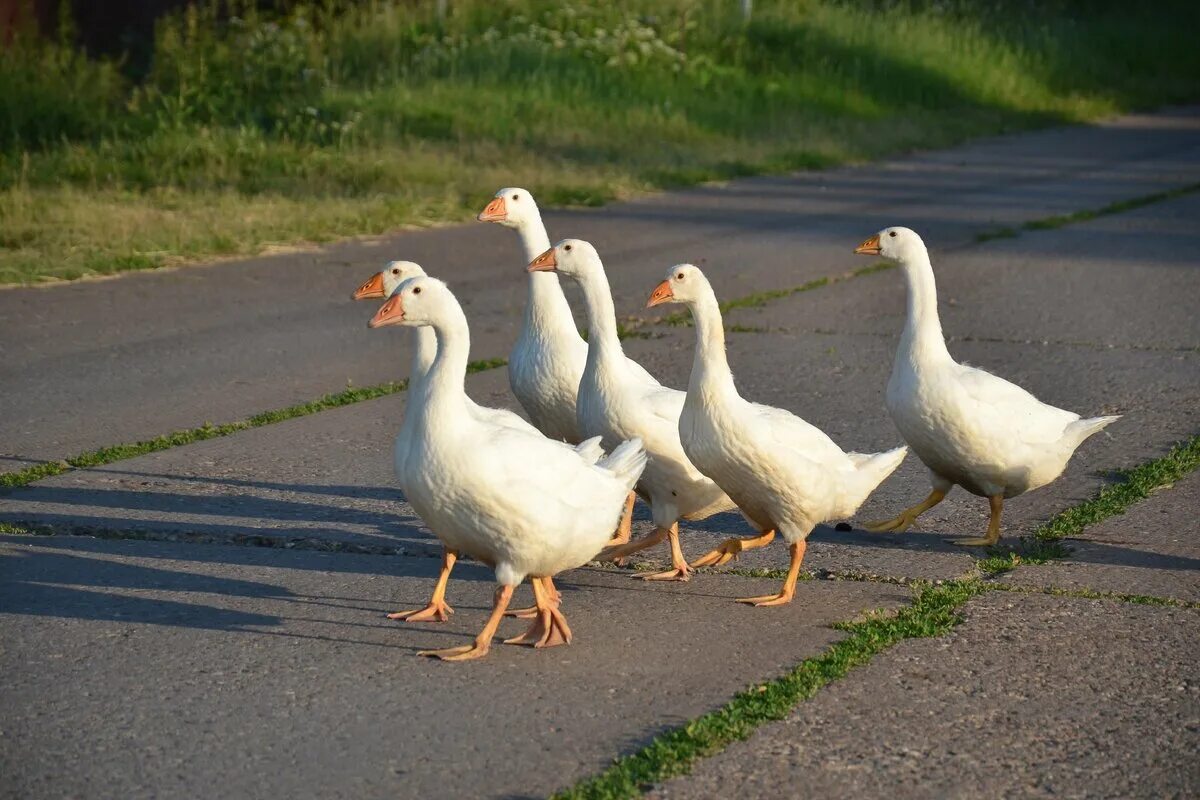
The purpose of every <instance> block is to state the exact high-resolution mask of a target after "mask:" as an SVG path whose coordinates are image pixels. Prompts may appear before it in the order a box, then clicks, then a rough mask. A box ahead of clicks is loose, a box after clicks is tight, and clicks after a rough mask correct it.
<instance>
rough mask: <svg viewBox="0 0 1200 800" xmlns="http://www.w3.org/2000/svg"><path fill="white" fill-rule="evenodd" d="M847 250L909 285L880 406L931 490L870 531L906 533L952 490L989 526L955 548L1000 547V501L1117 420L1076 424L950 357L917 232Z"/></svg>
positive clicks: (1039, 479) (1046, 479) (1041, 478)
mask: <svg viewBox="0 0 1200 800" xmlns="http://www.w3.org/2000/svg"><path fill="white" fill-rule="evenodd" d="M854 252H856V253H859V254H863V255H874V256H883V257H884V258H887V259H889V260H892V261H896V262H898V263H899V264H900V268H901V270H902V271H903V272H904V279H905V281H906V282H907V283H908V320H907V322H906V323H905V325H904V332H903V334H902V335H901V337H900V346H899V348H898V349H897V351H896V361H895V363H894V364H893V366H892V376H891V378H890V379H889V380H888V385H887V408H888V412H889V413H890V414H891V416H892V420H893V421H894V422H895V423H896V427H897V428H899V429H900V434H901V435H902V436H903V437H904V440H905V441H906V442H908V444H909V446H910V447H912V449H913V452H915V453H916V454H917V457H918V458H920V459H921V461H922V462H924V464H925V466H926V467H928V468H929V472H930V477H931V479H932V483H933V491H932V492H930V494H929V496H928V497H927V498H925V500H924V501H922V502H921V503H919V504H917V505H915V506H913V507H912V508H908V509H905V510H904V511H902V512H901V513H900V514H899V515H898V516H897V517H895V518H894V519H890V520H886V521H883V522H877V523H873V524H872V525H870V526H869V527H868V530H873V531H875V532H884V531H894V532H900V531H904V530H907V529H908V527H909V526H910V525H912V523H913V522H914V521H915V520H916V519H917V517H919V516H920V515H921V514H923V513H924V512H926V511H928V510H929V509H931V508H933V507H934V506H935V505H937V504H938V503H940V502H941V501H942V498H944V497H945V496H946V493H947V492H949V491H950V489H951V488H953V487H954V485H955V484H957V485H959V486H961V487H963V488H964V489H966V490H967V491H968V492H971V493H972V494H977V495H979V496H980V497H986V498H988V502H989V504H990V505H991V518H990V520H989V521H988V528H987V534H986V535H985V536H982V537H978V538H971V539H959V540H956V541H955V544H961V545H993V544H995V543H996V542H997V541H999V539H1000V513H1001V510H1002V508H1003V505H1004V500H1005V499H1006V498H1010V497H1016V496H1017V495H1019V494H1022V493H1024V492H1027V491H1029V490H1030V489H1036V488H1038V487H1039V486H1045V485H1046V484H1047V483H1050V482H1051V481H1053V480H1054V479H1055V478H1057V477H1058V476H1059V475H1061V474H1062V472H1063V470H1064V469H1066V466H1067V461H1069V460H1070V458H1071V455H1072V454H1073V453H1074V452H1075V449H1076V448H1077V447H1079V445H1080V444H1082V443H1083V441H1084V440H1085V439H1087V438H1088V437H1089V436H1091V435H1092V434H1094V433H1096V432H1098V431H1100V430H1102V429H1103V428H1104V427H1105V426H1106V425H1108V424H1110V423H1112V422H1114V421H1116V420H1117V419H1119V418H1120V417H1118V416H1109V417H1094V418H1092V419H1080V417H1079V415H1078V414H1076V413H1074V412H1071V411H1064V410H1063V409H1061V408H1055V407H1054V406H1050V405H1046V404H1045V403H1043V402H1041V401H1040V400H1038V399H1037V398H1036V397H1034V396H1033V395H1032V394H1030V393H1029V392H1027V391H1025V390H1024V389H1022V388H1021V387H1019V386H1016V385H1015V384H1012V383H1009V382H1008V381H1006V380H1004V379H1003V378H999V377H997V376H995V375H992V374H991V373H989V372H984V371H983V370H981V369H977V368H975V367H969V366H967V365H965V364H959V363H958V362H956V361H955V360H954V359H953V358H951V356H950V352H949V351H948V350H947V349H946V340H945V338H944V337H943V336H942V325H941V322H940V321H939V320H938V312H937V287H936V285H935V283H934V278H933V266H932V265H931V264H930V263H929V252H928V251H927V250H926V249H925V243H924V242H922V241H921V237H920V236H918V235H917V234H916V232H914V231H912V230H909V229H908V228H885V229H884V230H882V231H880V232H879V233H877V234H876V235H874V236H872V237H871V238H870V239H867V240H866V241H865V242H863V243H862V244H861V245H859V246H858V247H857V248H855V250H854Z"/></svg>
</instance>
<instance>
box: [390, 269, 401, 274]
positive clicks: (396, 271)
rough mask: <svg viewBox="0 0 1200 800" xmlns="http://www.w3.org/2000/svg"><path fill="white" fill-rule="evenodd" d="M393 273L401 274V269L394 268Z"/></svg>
mask: <svg viewBox="0 0 1200 800" xmlns="http://www.w3.org/2000/svg"><path fill="white" fill-rule="evenodd" d="M392 274H393V275H399V274H400V270H399V269H394V270H392Z"/></svg>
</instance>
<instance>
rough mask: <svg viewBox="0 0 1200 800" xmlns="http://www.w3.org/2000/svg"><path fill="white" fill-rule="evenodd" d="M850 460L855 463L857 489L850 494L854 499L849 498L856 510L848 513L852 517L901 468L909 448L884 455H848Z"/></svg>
mask: <svg viewBox="0 0 1200 800" xmlns="http://www.w3.org/2000/svg"><path fill="white" fill-rule="evenodd" d="M847 455H848V456H850V460H851V461H853V462H854V476H855V478H856V480H855V482H854V483H855V489H854V490H851V491H850V492H848V494H850V495H853V497H850V498H848V499H849V500H851V501H852V503H853V505H854V508H853V509H851V510H850V511H848V512H847V513H846V516H850V515H851V514H853V513H854V512H855V511H857V510H858V507H859V506H860V505H862V503H863V501H864V500H866V499H867V498H868V497H869V496H870V495H871V492H873V491H875V488H876V487H877V486H879V484H881V483H883V481H884V479H885V478H887V476H888V475H891V474H892V473H893V472H895V471H896V467H898V466H900V462H901V461H903V460H904V457H905V456H906V455H908V448H907V447H897V448H895V449H893V450H886V451H884V452H882V453H847Z"/></svg>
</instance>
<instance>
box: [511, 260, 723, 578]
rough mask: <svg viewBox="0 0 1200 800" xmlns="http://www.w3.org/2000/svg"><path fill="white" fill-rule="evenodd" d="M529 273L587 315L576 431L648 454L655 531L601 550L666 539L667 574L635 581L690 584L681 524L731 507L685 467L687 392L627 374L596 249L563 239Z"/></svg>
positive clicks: (629, 549)
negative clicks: (579, 292)
mask: <svg viewBox="0 0 1200 800" xmlns="http://www.w3.org/2000/svg"><path fill="white" fill-rule="evenodd" d="M529 270H530V271H531V272H543V271H549V270H556V271H558V272H560V273H562V274H563V275H566V276H567V277H569V278H571V279H573V280H575V281H576V282H577V283H578V284H579V285H580V287H581V288H582V289H583V299H584V303H585V305H586V306H587V315H588V356H587V365H586V367H585V368H584V371H583V379H582V380H581V381H580V384H579V405H578V416H579V427H580V430H582V431H583V432H584V433H588V434H600V435H602V436H603V437H604V442H605V444H606V445H607V444H610V443H616V442H619V441H621V440H622V439H628V438H631V437H634V436H636V437H639V438H640V439H641V440H642V441H643V442H645V445H646V450H647V451H648V452H649V453H650V465H649V466H648V467H646V471H645V472H644V473H643V474H642V480H641V481H640V482H639V483H638V486H637V492H638V494H639V495H641V497H642V498H643V499H644V500H646V502H648V503H649V504H650V510H651V515H652V517H653V520H654V527H655V529H654V531H653V532H652V533H650V534H648V535H647V536H644V537H642V539H640V540H638V541H636V542H631V543H629V544H627V545H621V546H617V547H614V548H613V549H612V550H609V551H606V553H605V555H606V557H611V558H623V557H625V556H628V555H630V554H632V553H635V552H637V551H638V550H642V549H644V548H646V547H650V546H651V545H654V544H657V543H658V542H661V541H662V540H663V539H664V538H665V539H667V540H669V542H670V546H671V569H670V570H668V571H665V572H659V573H655V574H652V575H643V576H639V577H643V578H646V579H648V580H687V579H688V577H689V575H690V571H691V570H690V568H689V567H688V564H687V562H686V561H685V560H684V558H683V552H682V550H681V549H680V547H679V520H680V519H681V518H682V519H687V520H697V519H704V518H705V517H709V516H711V515H713V514H716V513H718V512H720V511H728V510H729V509H731V508H733V507H734V504H733V501H732V500H730V499H729V497H728V496H727V495H726V494H725V493H724V492H722V491H721V489H720V488H719V487H718V486H717V485H716V484H715V483H713V482H712V480H710V479H709V478H707V477H705V476H704V475H703V474H701V472H700V471H699V470H698V469H696V467H694V466H693V465H692V463H691V462H690V461H688V458H687V456H686V455H685V454H684V452H683V445H682V444H680V441H679V415H680V412H681V411H682V410H683V401H684V393H683V392H681V391H679V390H677V389H668V388H667V387H665V386H663V385H662V384H660V383H659V382H658V381H656V380H655V379H654V378H653V377H651V376H650V374H649V373H647V372H646V371H645V370H644V369H640V368H639V369H637V370H634V369H631V368H630V366H629V364H630V363H631V362H630V361H629V360H628V359H627V358H625V354H624V352H623V351H622V349H621V340H620V338H619V337H618V336H617V319H616V313H615V312H614V310H613V301H612V294H611V292H610V291H609V286H608V278H607V277H605V274H604V265H603V263H601V261H600V256H599V255H598V254H597V253H596V249H595V248H594V247H592V245H590V244H588V243H587V242H584V241H580V240H579V239H564V240H563V241H561V242H559V243H558V244H556V245H555V246H554V247H552V248H550V249H548V250H547V251H546V252H544V253H542V254H541V255H540V256H538V257H537V258H535V259H534V260H533V261H532V263H530V265H529Z"/></svg>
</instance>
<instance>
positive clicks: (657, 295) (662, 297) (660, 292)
mask: <svg viewBox="0 0 1200 800" xmlns="http://www.w3.org/2000/svg"><path fill="white" fill-rule="evenodd" d="M674 299H675V293H674V292H672V291H671V284H670V283H668V282H667V281H663V282H662V283H660V284H659V285H658V286H655V287H654V291H653V292H651V293H650V299H649V300H647V301H646V308H654V307H655V306H660V305H662V304H663V303H669V302H671V301H672V300H674Z"/></svg>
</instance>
